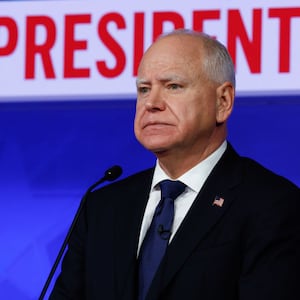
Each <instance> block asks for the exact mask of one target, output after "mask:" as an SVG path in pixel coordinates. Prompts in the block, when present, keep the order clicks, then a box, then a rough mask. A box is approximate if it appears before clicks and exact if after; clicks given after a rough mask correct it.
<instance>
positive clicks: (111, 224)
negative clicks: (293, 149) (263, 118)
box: [50, 30, 300, 300]
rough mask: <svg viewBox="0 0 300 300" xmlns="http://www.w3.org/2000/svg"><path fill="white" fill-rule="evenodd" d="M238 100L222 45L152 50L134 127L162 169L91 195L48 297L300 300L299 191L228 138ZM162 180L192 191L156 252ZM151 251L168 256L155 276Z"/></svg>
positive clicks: (177, 41) (167, 44)
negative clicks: (163, 246) (241, 152)
mask: <svg viewBox="0 0 300 300" xmlns="http://www.w3.org/2000/svg"><path fill="white" fill-rule="evenodd" d="M234 95H235V76H234V67H233V64H232V61H231V59H230V56H229V55H228V53H227V50H226V49H225V48H224V47H223V46H222V45H221V44H220V43H219V42H217V41H215V40H214V39H212V38H210V37H208V36H206V35H204V34H200V33H196V32H192V31H185V30H179V31H175V32H172V33H170V34H168V35H165V36H163V37H161V38H159V39H158V40H157V41H156V42H155V43H154V44H153V45H152V46H151V47H150V48H149V49H148V50H147V51H146V53H145V55H144V56H143V58H142V61H141V63H140V67H139V70H138V77H137V104H136V116H135V124H134V125H135V126H134V128H135V134H136V137H137V139H138V140H139V142H140V143H141V144H142V145H143V146H144V147H145V148H146V149H148V150H150V151H151V152H153V153H154V154H155V155H156V157H157V164H156V166H155V168H153V169H149V170H146V171H143V172H140V173H138V174H135V175H133V176H130V177H128V178H126V179H124V180H121V181H119V182H116V183H114V184H111V185H108V186H106V187H104V188H102V189H99V190H97V191H95V192H93V193H92V194H91V195H90V197H89V199H88V201H87V206H86V209H85V211H84V213H83V214H82V216H81V219H80V221H79V223H78V226H77V228H76V230H75V232H74V234H73V236H72V239H71V241H70V244H69V249H68V252H67V254H66V256H65V258H64V261H63V267H62V273H61V275H60V276H59V278H58V280H57V282H56V285H55V287H54V290H53V292H52V296H51V297H50V299H52V300H59V299H93V300H94V299H104V300H112V299H116V300H122V299H124V300H134V299H143V300H144V299H147V300H182V299H187V300H196V299H197V300H198V299H199V300H200V299H201V300H208V299H209V300H220V299H222V300H227V299H228V300H235V299H236V300H237V299H239V300H250V299H251V300H253V299H256V300H271V299H272V300H274V299H275V300H277V299H278V300H279V299H280V300H282V299H300V291H299V289H298V287H297V283H298V279H299V278H300V277H299V275H300V222H299V219H298V213H299V211H300V192H299V188H298V187H296V186H295V185H293V184H292V183H290V182H289V181H288V180H286V179H284V178H282V177H279V176H277V175H275V174H273V173H272V172H270V171H268V170H266V169H264V168H263V167H262V166H260V165H258V164H257V163H256V162H254V161H252V160H250V159H247V158H242V157H240V156H239V155H238V154H237V153H236V152H235V151H234V150H233V148H232V146H231V145H230V144H229V143H228V142H227V141H226V134H227V132H226V131H227V129H226V123H227V120H228V118H229V116H230V114H231V112H232V109H233V103H234ZM165 179H169V180H170V179H171V180H173V181H174V180H176V181H177V180H178V181H180V182H181V183H183V184H184V188H183V189H184V191H183V192H181V194H180V195H179V196H176V197H177V198H176V199H175V200H174V201H173V203H174V204H173V205H174V216H172V218H173V219H172V224H171V228H170V230H165V228H164V226H165V225H163V226H162V225H160V226H159V227H158V228H157V229H156V232H155V233H154V234H156V235H157V233H159V234H160V235H162V234H163V233H164V232H165V231H167V232H168V233H169V234H167V237H166V238H164V239H166V240H167V244H168V245H167V248H166V249H164V250H162V252H163V253H161V252H160V253H158V252H155V251H157V250H158V249H157V248H158V247H156V244H154V247H152V248H151V246H150V248H147V247H148V246H147V245H148V243H151V242H149V240H151V239H150V238H146V237H147V236H150V232H151V228H152V226H154V225H152V224H153V223H154V219H155V218H157V215H160V214H162V213H161V212H159V213H157V212H156V211H155V210H156V206H157V205H158V203H159V202H160V186H161V184H160V182H161V181H163V180H165ZM170 203H171V202H170ZM170 207H171V206H170ZM163 209H164V208H163ZM154 211H155V213H154ZM154 215H155V217H154ZM152 219H153V221H152ZM159 222H163V221H159ZM157 241H158V240H157ZM156 243H158V242H156ZM152 246H153V245H152ZM145 249H150V250H145ZM153 249H154V250H153ZM145 251H148V253H150V254H149V255H150V256H151V255H152V258H154V260H155V259H156V258H157V257H160V256H161V259H159V260H158V262H156V267H155V268H153V271H151V272H152V274H151V276H150V279H149V278H148V277H147V276H148V275H147V274H146V275H145V273H144V272H146V273H147V272H148V271H149V269H151V268H152V266H150V263H151V264H152V261H150V263H149V261H147V262H146V263H148V265H147V267H146V268H143V265H144V264H145V262H144V256H145V254H144V253H145ZM147 255H148V254H147ZM150 256H149V257H150ZM152 258H151V259H152ZM145 282H147V283H145Z"/></svg>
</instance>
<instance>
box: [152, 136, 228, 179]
mask: <svg viewBox="0 0 300 300" xmlns="http://www.w3.org/2000/svg"><path fill="white" fill-rule="evenodd" d="M223 141H224V140H223ZM223 141H220V142H219V143H214V144H209V145H207V146H206V147H203V148H202V149H198V150H199V151H197V152H195V153H189V154H187V153H186V152H185V153H176V152H173V153H172V151H165V152H160V153H156V157H157V158H158V161H159V165H160V166H161V168H162V169H163V170H164V172H165V173H166V174H167V175H168V176H169V177H170V178H171V179H177V178H178V177H180V176H181V175H183V174H184V173H186V172H187V171H189V170H190V169H192V168H193V167H194V166H196V165H197V164H199V163H200V162H201V161H203V160H204V159H206V158H207V157H208V156H209V155H210V154H212V153H213V152H214V151H216V150H217V149H218V148H219V147H220V146H221V144H222V143H223Z"/></svg>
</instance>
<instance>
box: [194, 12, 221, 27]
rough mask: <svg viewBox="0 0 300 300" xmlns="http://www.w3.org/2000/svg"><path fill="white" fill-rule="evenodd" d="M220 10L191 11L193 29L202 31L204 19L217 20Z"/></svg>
mask: <svg viewBox="0 0 300 300" xmlns="http://www.w3.org/2000/svg"><path fill="white" fill-rule="evenodd" d="M219 19H220V10H196V11H194V12H193V29H194V30H196V31H200V32H203V27H204V21H205V20H219Z"/></svg>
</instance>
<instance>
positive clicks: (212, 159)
mask: <svg viewBox="0 0 300 300" xmlns="http://www.w3.org/2000/svg"><path fill="white" fill-rule="evenodd" d="M226 148H227V142H226V141H224V142H223V143H222V145H221V146H220V147H219V148H218V149H217V150H215V151H214V152H213V153H211V154H210V155H209V156H208V157H207V158H206V159H204V160H203V161H201V162H200V163H198V164H197V165H195V166H194V167H193V168H192V169H190V170H189V171H187V172H186V173H184V174H183V175H181V176H180V177H179V178H177V179H176V180H180V181H181V182H183V183H184V184H186V186H188V187H189V188H190V189H192V190H193V191H195V192H197V193H199V192H200V190H201V188H202V186H203V184H204V182H205V180H206V179H207V177H208V176H209V174H210V172H211V171H212V169H213V168H214V167H215V165H216V164H217V162H218V161H219V159H220V158H221V156H222V155H223V153H224V152H225V150H226ZM165 179H170V178H169V176H168V175H167V174H166V173H165V172H164V170H163V169H162V168H161V167H160V165H159V162H158V160H157V161H156V166H155V170H154V175H153V180H152V186H151V190H153V189H156V187H157V184H158V183H159V182H160V181H162V180H165Z"/></svg>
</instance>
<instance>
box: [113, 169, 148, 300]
mask: <svg viewBox="0 0 300 300" xmlns="http://www.w3.org/2000/svg"><path fill="white" fill-rule="evenodd" d="M152 176H153V169H151V170H147V171H146V172H143V173H140V174H139V175H138V176H136V177H135V178H134V179H131V180H126V181H124V184H123V186H122V187H121V188H120V195H119V196H120V198H121V199H122V201H120V202H118V204H119V205H118V207H115V230H114V235H115V239H114V241H115V244H114V251H115V253H114V259H115V276H116V299H130V300H132V299H134V293H135V291H136V286H135V285H136V272H135V271H136V254H137V247H138V240H139V232H140V227H141V223H142V218H143V213H144V210H145V207H146V204H147V200H148V197H149V192H150V187H151V182H152Z"/></svg>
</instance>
